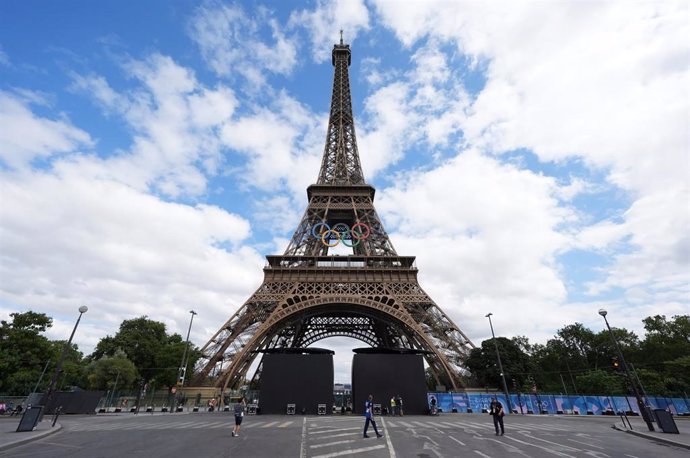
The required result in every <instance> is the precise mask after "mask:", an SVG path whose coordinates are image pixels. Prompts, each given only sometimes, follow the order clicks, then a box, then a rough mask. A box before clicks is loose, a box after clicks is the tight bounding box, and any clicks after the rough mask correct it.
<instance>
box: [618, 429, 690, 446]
mask: <svg viewBox="0 0 690 458" xmlns="http://www.w3.org/2000/svg"><path fill="white" fill-rule="evenodd" d="M611 428H613V429H615V430H616V431H623V432H626V433H628V434H632V435H633V436H637V437H642V438H645V439H649V440H653V441H655V442H659V443H661V444H666V445H673V446H675V447H682V448H685V449H688V450H690V445H688V444H684V443H682V442H677V441H674V440H672V439H666V438H665V437H660V436H656V435H652V434H648V433H641V432H638V431H633V430H630V429H622V428H620V427H619V426H618V425H616V424H613V425H611Z"/></svg>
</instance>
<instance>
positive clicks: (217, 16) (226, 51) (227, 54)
mask: <svg viewBox="0 0 690 458" xmlns="http://www.w3.org/2000/svg"><path fill="white" fill-rule="evenodd" d="M257 13H258V17H257V18H256V19H254V18H250V17H249V16H248V15H247V14H246V13H245V12H244V10H243V9H242V8H241V7H239V6H234V5H233V6H229V5H223V4H220V3H216V2H209V3H207V4H205V5H204V6H201V7H199V8H198V9H197V11H196V15H195V16H194V18H193V19H192V20H191V22H190V26H189V35H190V37H191V38H192V40H194V41H195V42H196V44H197V45H198V46H199V48H200V50H201V54H202V56H203V57H204V59H205V60H206V62H207V63H208V65H209V66H210V67H211V68H212V69H213V70H214V71H215V72H216V73H217V74H218V75H221V76H224V77H229V76H232V75H236V74H238V75H242V76H243V77H244V78H246V79H247V80H248V81H249V82H250V83H251V84H252V85H254V86H258V87H261V86H264V84H265V76H264V74H263V72H264V71H268V72H271V73H276V74H282V75H289V74H290V73H291V72H292V70H293V68H294V67H295V65H296V64H297V47H296V44H295V42H294V39H293V38H290V37H288V36H286V35H285V33H284V32H283V31H282V30H281V29H280V27H279V24H278V22H277V21H276V20H275V19H274V18H272V17H271V13H270V12H269V11H268V10H266V9H261V8H260V9H259V10H258V11H257ZM264 23H265V24H266V25H267V26H268V28H269V29H270V33H271V38H272V40H273V41H272V42H271V43H266V42H265V41H263V39H262V36H261V34H260V32H261V31H262V24H264ZM258 87H256V88H255V89H258Z"/></svg>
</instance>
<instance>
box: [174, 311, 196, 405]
mask: <svg viewBox="0 0 690 458" xmlns="http://www.w3.org/2000/svg"><path fill="white" fill-rule="evenodd" d="M189 313H191V314H192V316H191V318H190V319H189V329H187V340H186V343H185V347H184V353H182V361H181V362H180V370H179V371H178V373H177V386H178V387H179V388H182V387H183V386H184V379H185V378H186V376H187V363H188V362H189V361H188V356H187V353H188V351H189V334H190V333H191V332H192V322H193V321H194V315H197V313H196V312H195V311H194V310H190V311H189ZM177 397H178V390H176V391H175V401H176V402H175V407H177ZM170 410H171V412H172V411H173V409H170ZM175 410H176V409H175Z"/></svg>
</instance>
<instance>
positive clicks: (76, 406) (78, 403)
mask: <svg viewBox="0 0 690 458" xmlns="http://www.w3.org/2000/svg"><path fill="white" fill-rule="evenodd" d="M40 396H41V397H42V396H43V394H41V395H40ZM55 397H56V399H55V403H54V408H53V409H51V410H50V411H46V412H44V413H45V414H47V415H52V414H54V413H55V409H57V408H58V407H62V410H61V412H62V413H63V414H65V413H74V414H95V413H96V407H97V406H98V403H99V401H100V400H101V398H102V397H103V392H102V391H58V392H56V393H55Z"/></svg>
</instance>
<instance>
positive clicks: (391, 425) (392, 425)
mask: <svg viewBox="0 0 690 458" xmlns="http://www.w3.org/2000/svg"><path fill="white" fill-rule="evenodd" d="M381 423H383V418H382V419H381ZM388 424H389V425H390V427H391V428H395V427H397V426H398V425H396V424H395V423H393V422H392V421H389V422H388Z"/></svg>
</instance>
